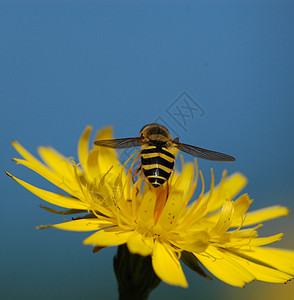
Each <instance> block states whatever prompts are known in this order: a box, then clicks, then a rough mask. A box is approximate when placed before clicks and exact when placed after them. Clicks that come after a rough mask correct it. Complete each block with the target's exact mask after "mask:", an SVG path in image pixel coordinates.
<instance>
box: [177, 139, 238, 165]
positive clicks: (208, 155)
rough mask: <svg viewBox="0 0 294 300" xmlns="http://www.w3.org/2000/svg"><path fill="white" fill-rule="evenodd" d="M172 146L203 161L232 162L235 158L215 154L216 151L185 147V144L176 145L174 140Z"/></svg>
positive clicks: (218, 153)
mask: <svg viewBox="0 0 294 300" xmlns="http://www.w3.org/2000/svg"><path fill="white" fill-rule="evenodd" d="M174 145H175V147H177V148H178V149H179V150H181V151H183V152H186V153H188V154H190V155H193V156H195V157H199V158H203V159H208V160H215V161H234V160H235V158H234V157H233V156H231V155H227V154H224V153H220V152H216V151H211V150H206V149H203V148H199V147H195V146H191V145H187V144H182V143H178V142H176V141H175V140H174Z"/></svg>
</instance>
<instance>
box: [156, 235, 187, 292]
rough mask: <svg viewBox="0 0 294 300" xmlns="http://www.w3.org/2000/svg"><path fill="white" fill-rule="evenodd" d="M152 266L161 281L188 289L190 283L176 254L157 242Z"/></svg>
mask: <svg viewBox="0 0 294 300" xmlns="http://www.w3.org/2000/svg"><path fill="white" fill-rule="evenodd" d="M152 265H153V269H154V272H155V273H156V275H157V276H158V277H159V278H160V279H161V280H163V281H165V282H166V283H168V284H172V285H177V286H181V287H188V282H187V280H186V277H185V275H184V272H183V269H182V267H181V264H180V261H179V259H178V257H177V256H176V254H175V252H173V251H171V250H170V249H168V248H166V247H165V246H164V245H163V244H161V243H160V242H157V241H156V242H155V246H154V250H153V253H152Z"/></svg>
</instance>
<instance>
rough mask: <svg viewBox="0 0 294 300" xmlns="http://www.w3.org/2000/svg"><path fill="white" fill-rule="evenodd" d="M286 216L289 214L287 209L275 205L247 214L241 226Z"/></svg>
mask: <svg viewBox="0 0 294 300" xmlns="http://www.w3.org/2000/svg"><path fill="white" fill-rule="evenodd" d="M288 214H289V210H288V208H287V207H284V206H279V205H275V206H270V207H266V208H262V209H259V210H255V211H252V212H249V213H248V214H247V215H246V217H245V220H244V222H243V224H242V226H248V225H252V224H256V223H260V222H263V221H268V220H272V219H276V218H279V217H282V216H287V215H288Z"/></svg>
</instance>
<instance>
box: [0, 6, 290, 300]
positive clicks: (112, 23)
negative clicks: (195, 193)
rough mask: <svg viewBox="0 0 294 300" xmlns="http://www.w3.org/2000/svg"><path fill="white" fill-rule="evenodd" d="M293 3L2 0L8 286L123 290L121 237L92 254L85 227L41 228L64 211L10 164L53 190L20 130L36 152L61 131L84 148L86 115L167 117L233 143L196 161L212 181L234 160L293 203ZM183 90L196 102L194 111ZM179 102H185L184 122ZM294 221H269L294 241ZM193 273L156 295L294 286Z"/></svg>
mask: <svg viewBox="0 0 294 300" xmlns="http://www.w3.org/2000/svg"><path fill="white" fill-rule="evenodd" d="M293 15H294V2H293V1H169V2H167V1H107V2H106V1H104V2H103V1H13V2H12V1H1V2H0V44H1V47H0V72H1V73H0V98H1V112H0V113H1V118H0V128H1V169H2V170H3V171H2V173H1V175H0V176H1V193H2V195H1V217H0V226H1V250H0V251H1V252H0V253H1V256H0V257H1V272H0V284H1V289H0V296H1V298H3V299H4V298H5V299H20V298H21V299H106V298H107V297H108V298H113V299H116V297H117V292H116V281H115V276H114V273H113V270H112V258H113V256H114V254H115V248H109V249H105V250H103V251H101V253H99V254H96V255H94V254H92V252H91V248H90V247H86V246H83V245H82V240H83V239H84V238H85V237H86V236H87V235H88V234H85V233H72V232H65V231H58V230H51V229H48V230H39V231H38V230H35V229H34V227H35V226H37V225H40V224H50V223H54V222H60V221H62V220H61V217H60V216H56V215H53V214H50V213H48V212H46V211H43V210H42V209H40V208H39V204H45V203H44V202H42V200H40V199H38V198H37V197H35V196H34V195H32V194H30V193H29V192H28V191H26V190H24V189H23V188H22V187H20V186H19V185H17V184H16V183H15V182H13V181H12V180H10V179H9V178H8V177H7V176H6V175H5V174H4V170H8V171H9V172H11V173H13V174H14V175H16V176H17V177H20V178H22V179H24V180H27V181H29V182H31V183H33V184H35V185H36V186H40V187H45V188H49V189H51V190H52V191H55V189H54V187H53V186H51V185H49V184H48V183H46V182H45V181H44V180H42V179H41V178H40V176H38V175H36V174H34V173H33V172H30V171H29V170H26V169H25V168H24V167H17V166H16V165H15V164H14V163H13V162H11V161H10V158H12V157H19V155H18V154H16V152H15V151H14V149H13V148H12V147H11V146H10V142H11V141H12V140H14V139H16V140H18V141H19V142H20V143H22V144H23V145H24V146H25V147H26V148H27V149H28V150H29V151H31V152H32V153H34V154H36V153H37V152H36V148H37V147H38V146H39V145H51V146H53V147H54V148H56V149H57V150H58V151H60V152H61V153H63V154H64V155H66V156H74V157H76V147H77V141H78V139H79V137H80V135H81V133H82V131H83V130H84V128H85V127H86V125H93V127H94V128H95V130H96V129H99V128H102V127H104V126H106V125H113V127H114V131H115V136H116V137H129V136H136V135H137V134H138V132H139V130H140V129H141V127H142V126H143V125H145V124H148V123H151V122H153V121H154V120H158V118H160V120H161V121H163V122H166V123H167V124H168V126H169V127H170V128H172V129H173V130H174V131H176V132H177V134H178V135H179V136H180V138H181V141H183V142H186V143H189V144H193V145H198V146H200V147H206V148H208V149H214V150H218V151H222V152H225V153H228V154H232V155H234V156H236V158H237V160H236V162H235V163H232V164H228V163H218V162H207V161H203V160H201V161H199V167H200V169H201V170H203V172H204V174H205V179H206V181H207V185H209V180H210V168H211V167H213V168H214V170H215V174H216V178H217V180H219V179H220V176H221V173H222V170H223V169H224V168H226V169H227V170H228V172H229V174H231V173H233V172H235V171H241V172H243V173H244V174H245V175H246V176H247V177H248V178H249V184H248V186H247V188H246V192H248V193H249V194H250V196H251V197H252V198H253V199H254V200H255V201H254V203H253V205H252V208H253V209H257V208H261V207H264V206H267V205H274V204H281V205H286V206H288V207H289V208H290V209H292V210H293V208H294V204H293V203H294V202H293V198H294V197H293V195H294V185H293V182H294V175H293V168H294V163H293V147H294V142H293V129H294V126H293V125H294V121H293V113H294V109H293V108H294V104H293V100H294V55H293V54H294V34H293V29H294V18H293ZM184 92H185V93H186V94H187V95H189V97H191V99H192V102H191V103H190V104H192V105H194V108H195V107H197V105H198V108H199V110H198V111H196V110H194V111H193V114H189V111H188V110H187V109H186V108H183V106H184V105H183V103H184V101H185V100H184V99H186V100H187V97H184V96H181V95H182V94H183V93H184ZM174 109H179V110H180V111H181V112H182V113H183V114H185V115H187V116H186V117H185V121H186V125H185V126H184V127H183V124H184V123H183V121H184V120H183V119H180V118H179V116H177V115H175V114H174V111H173V110H174ZM177 118H179V119H177ZM180 120H182V121H180ZM181 122H182V123H181ZM185 158H186V159H187V160H192V158H191V157H188V156H187V157H185ZM293 224H294V217H293V214H291V215H290V216H289V217H288V218H283V219H279V220H275V221H271V222H269V223H267V224H266V226H265V228H264V229H262V230H261V232H262V234H275V233H278V232H280V231H282V232H285V233H286V237H285V238H284V239H283V241H281V242H280V244H278V245H277V246H280V247H289V248H292V249H294V242H293V238H294V234H293ZM185 273H186V274H187V277H188V280H189V283H190V287H189V289H186V290H185V289H181V288H176V287H171V286H168V285H166V284H163V283H162V284H161V285H160V287H159V288H158V289H157V290H156V291H154V292H153V293H152V295H151V297H150V299H162V298H163V297H168V298H169V299H179V298H180V297H183V298H185V299H207V298H213V297H215V295H216V294H217V297H218V299H228V298H229V299H230V297H231V298H232V299H233V298H236V299H248V297H251V299H255V298H256V299H261V298H262V297H268V299H281V298H283V299H290V297H291V295H293V292H294V291H293V289H294V288H293V286H294V283H293V282H292V283H288V284H287V285H273V284H265V283H252V284H249V285H248V286H246V288H245V289H238V288H233V287H230V286H228V285H226V284H224V283H222V282H220V281H219V280H218V279H214V280H213V281H212V282H210V281H207V280H205V279H203V278H201V277H200V276H198V275H197V274H193V273H192V272H191V271H190V270H187V268H185Z"/></svg>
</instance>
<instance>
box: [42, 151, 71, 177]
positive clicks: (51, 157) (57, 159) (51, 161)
mask: <svg viewBox="0 0 294 300" xmlns="http://www.w3.org/2000/svg"><path fill="white" fill-rule="evenodd" d="M38 152H39V154H40V156H41V158H42V159H43V161H44V162H45V163H46V164H47V165H48V166H49V167H50V168H51V169H52V170H53V171H54V172H56V173H57V174H59V175H61V176H62V177H63V178H66V179H67V180H70V181H71V182H74V181H75V173H74V169H73V165H72V163H71V162H70V160H69V159H68V158H66V157H64V156H63V155H62V154H60V153H59V152H58V151H56V150H55V149H53V148H51V147H39V148H38Z"/></svg>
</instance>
